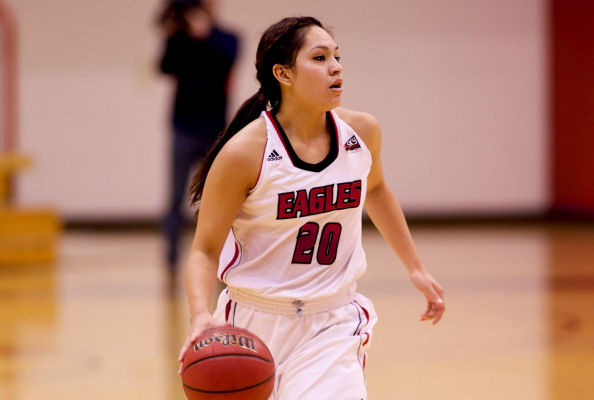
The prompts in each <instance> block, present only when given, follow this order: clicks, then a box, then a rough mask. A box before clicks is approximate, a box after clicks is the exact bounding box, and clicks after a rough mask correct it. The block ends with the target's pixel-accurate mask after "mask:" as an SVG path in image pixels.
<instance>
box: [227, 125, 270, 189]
mask: <svg viewBox="0 0 594 400" xmlns="http://www.w3.org/2000/svg"><path fill="white" fill-rule="evenodd" d="M265 147H266V122H265V121H264V119H263V118H261V117H260V118H257V119H255V120H254V121H252V122H250V123H249V124H248V125H246V126H245V127H244V128H242V129H241V130H240V131H239V132H237V133H236V134H235V135H234V136H233V137H231V138H230V139H229V141H227V143H225V145H224V146H223V148H222V149H221V151H220V152H219V154H218V155H217V159H218V161H219V164H221V165H224V166H225V167H227V168H229V169H232V170H235V171H242V172H245V173H247V174H249V175H252V174H254V173H255V174H256V178H257V175H258V174H259V172H260V164H261V161H262V155H263V154H264V149H265Z"/></svg>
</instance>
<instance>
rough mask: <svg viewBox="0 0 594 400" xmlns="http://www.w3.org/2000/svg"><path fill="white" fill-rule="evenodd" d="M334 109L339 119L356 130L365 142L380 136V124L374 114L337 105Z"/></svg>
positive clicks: (374, 140) (372, 141)
mask: <svg viewBox="0 0 594 400" xmlns="http://www.w3.org/2000/svg"><path fill="white" fill-rule="evenodd" d="M334 111H336V113H337V114H338V116H339V117H340V119H342V120H343V121H344V122H345V123H347V124H348V125H349V126H350V127H351V128H353V129H354V130H355V132H357V134H358V135H359V136H360V137H361V139H363V141H364V142H365V143H366V144H370V143H374V142H376V141H377V140H378V139H379V137H380V136H381V130H380V125H379V122H378V120H377V118H376V117H375V116H374V115H372V114H370V113H368V112H364V111H356V110H349V109H347V108H342V107H338V108H336V109H335V110H334Z"/></svg>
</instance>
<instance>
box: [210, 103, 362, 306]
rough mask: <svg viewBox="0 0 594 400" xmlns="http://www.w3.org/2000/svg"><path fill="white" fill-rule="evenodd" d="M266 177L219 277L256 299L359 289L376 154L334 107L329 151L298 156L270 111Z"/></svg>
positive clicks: (240, 220)
mask: <svg viewBox="0 0 594 400" xmlns="http://www.w3.org/2000/svg"><path fill="white" fill-rule="evenodd" d="M262 117H263V118H264V119H265V121H266V132H267V143H266V149H265V151H264V157H263V160H262V166H261V170H260V176H259V177H258V181H257V183H256V184H255V185H254V187H253V188H252V189H251V190H250V192H249V194H248V196H247V198H246V200H245V201H244V203H243V204H242V206H241V208H240V210H239V212H238V214H237V216H236V218H235V221H234V222H233V225H232V230H231V232H230V234H229V237H228V239H227V242H226V243H225V246H224V249H223V252H222V254H221V259H220V263H219V270H218V275H219V278H220V279H221V280H222V281H223V282H225V283H226V284H227V285H228V286H230V287H231V288H240V289H243V290H246V291H248V292H251V293H253V294H254V295H257V296H266V297H274V298H289V299H303V300H306V299H315V298H324V297H329V296H334V295H337V294H339V293H343V292H345V291H349V292H350V291H354V290H355V287H356V281H357V279H358V278H359V277H360V276H361V275H362V274H363V273H364V272H365V269H366V267H367V262H366V260H365V253H364V251H363V247H362V245H361V223H362V221H361V219H362V209H363V204H364V202H365V193H366V189H367V175H368V173H369V170H370V167H371V154H370V152H369V150H368V149H367V147H366V146H365V143H363V141H362V140H361V138H360V137H359V136H358V135H357V133H356V132H355V131H354V130H353V128H351V127H350V126H349V125H347V124H346V123H345V122H344V121H342V120H341V119H340V118H339V117H338V115H337V114H336V113H335V112H333V111H331V112H329V113H328V124H329V127H330V131H331V133H332V134H331V145H330V152H329V154H328V156H327V157H326V158H325V159H324V160H322V161H321V162H320V163H317V164H309V163H306V162H304V161H302V160H301V159H299V157H298V156H297V155H296V153H295V151H294V150H293V148H292V147H291V144H290V142H289V140H288V139H287V136H286V134H285V133H284V132H283V130H282V127H281V126H280V125H279V124H278V121H276V118H275V117H274V116H272V115H271V114H270V113H269V112H263V113H262Z"/></svg>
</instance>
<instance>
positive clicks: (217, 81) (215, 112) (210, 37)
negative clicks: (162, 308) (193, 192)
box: [158, 0, 238, 277]
mask: <svg viewBox="0 0 594 400" xmlns="http://www.w3.org/2000/svg"><path fill="white" fill-rule="evenodd" d="M215 7H216V0H167V3H166V4H165V5H164V7H163V9H162V11H161V13H160V15H159V19H158V23H159V27H160V30H161V31H162V33H163V35H164V39H165V40H164V45H163V53H162V57H161V61H160V70H161V72H163V73H164V74H167V75H170V76H172V77H174V78H175V84H176V90H175V98H174V102H173V109H172V114H171V126H172V131H173V135H172V144H171V149H172V152H171V178H170V180H171V181H170V188H169V191H170V193H169V204H168V208H167V214H166V216H165V219H164V221H163V229H164V234H165V236H166V239H167V253H166V260H167V265H168V267H169V268H168V269H169V273H170V276H171V277H174V276H175V271H176V265H177V261H178V241H179V237H180V233H181V232H182V228H183V226H184V222H185V221H184V216H183V202H184V199H186V185H187V180H188V176H189V173H190V170H191V169H192V168H193V167H195V166H196V164H197V163H198V162H199V161H200V160H201V159H202V158H203V157H204V155H205V154H206V153H207V151H208V150H209V149H210V147H211V146H212V144H213V143H214V141H215V139H216V137H217V135H218V134H219V132H221V131H222V130H223V128H224V127H225V116H226V108H227V95H228V87H229V85H228V83H229V76H230V72H231V68H232V66H233V64H234V62H235V59H236V57H237V51H238V39H237V37H236V36H235V35H234V34H232V33H230V32H228V31H225V30H223V29H221V28H220V27H219V26H218V25H217V23H216V20H215V15H214V12H215Z"/></svg>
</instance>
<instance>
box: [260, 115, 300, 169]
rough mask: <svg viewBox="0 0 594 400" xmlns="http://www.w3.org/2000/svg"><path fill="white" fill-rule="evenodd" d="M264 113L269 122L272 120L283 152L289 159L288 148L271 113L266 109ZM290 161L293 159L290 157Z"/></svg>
mask: <svg viewBox="0 0 594 400" xmlns="http://www.w3.org/2000/svg"><path fill="white" fill-rule="evenodd" d="M266 115H267V116H268V119H269V120H270V122H272V126H274V130H275V131H276V135H277V136H278V138H279V139H280V141H281V143H282V144H283V147H284V148H285V153H287V155H288V156H289V158H290V159H291V154H290V153H289V150H288V148H287V144H286V143H285V141H284V140H283V135H281V133H280V129H278V126H277V125H276V122H274V118H272V114H270V111H266ZM264 155H266V152H264ZM291 162H293V159H291Z"/></svg>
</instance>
